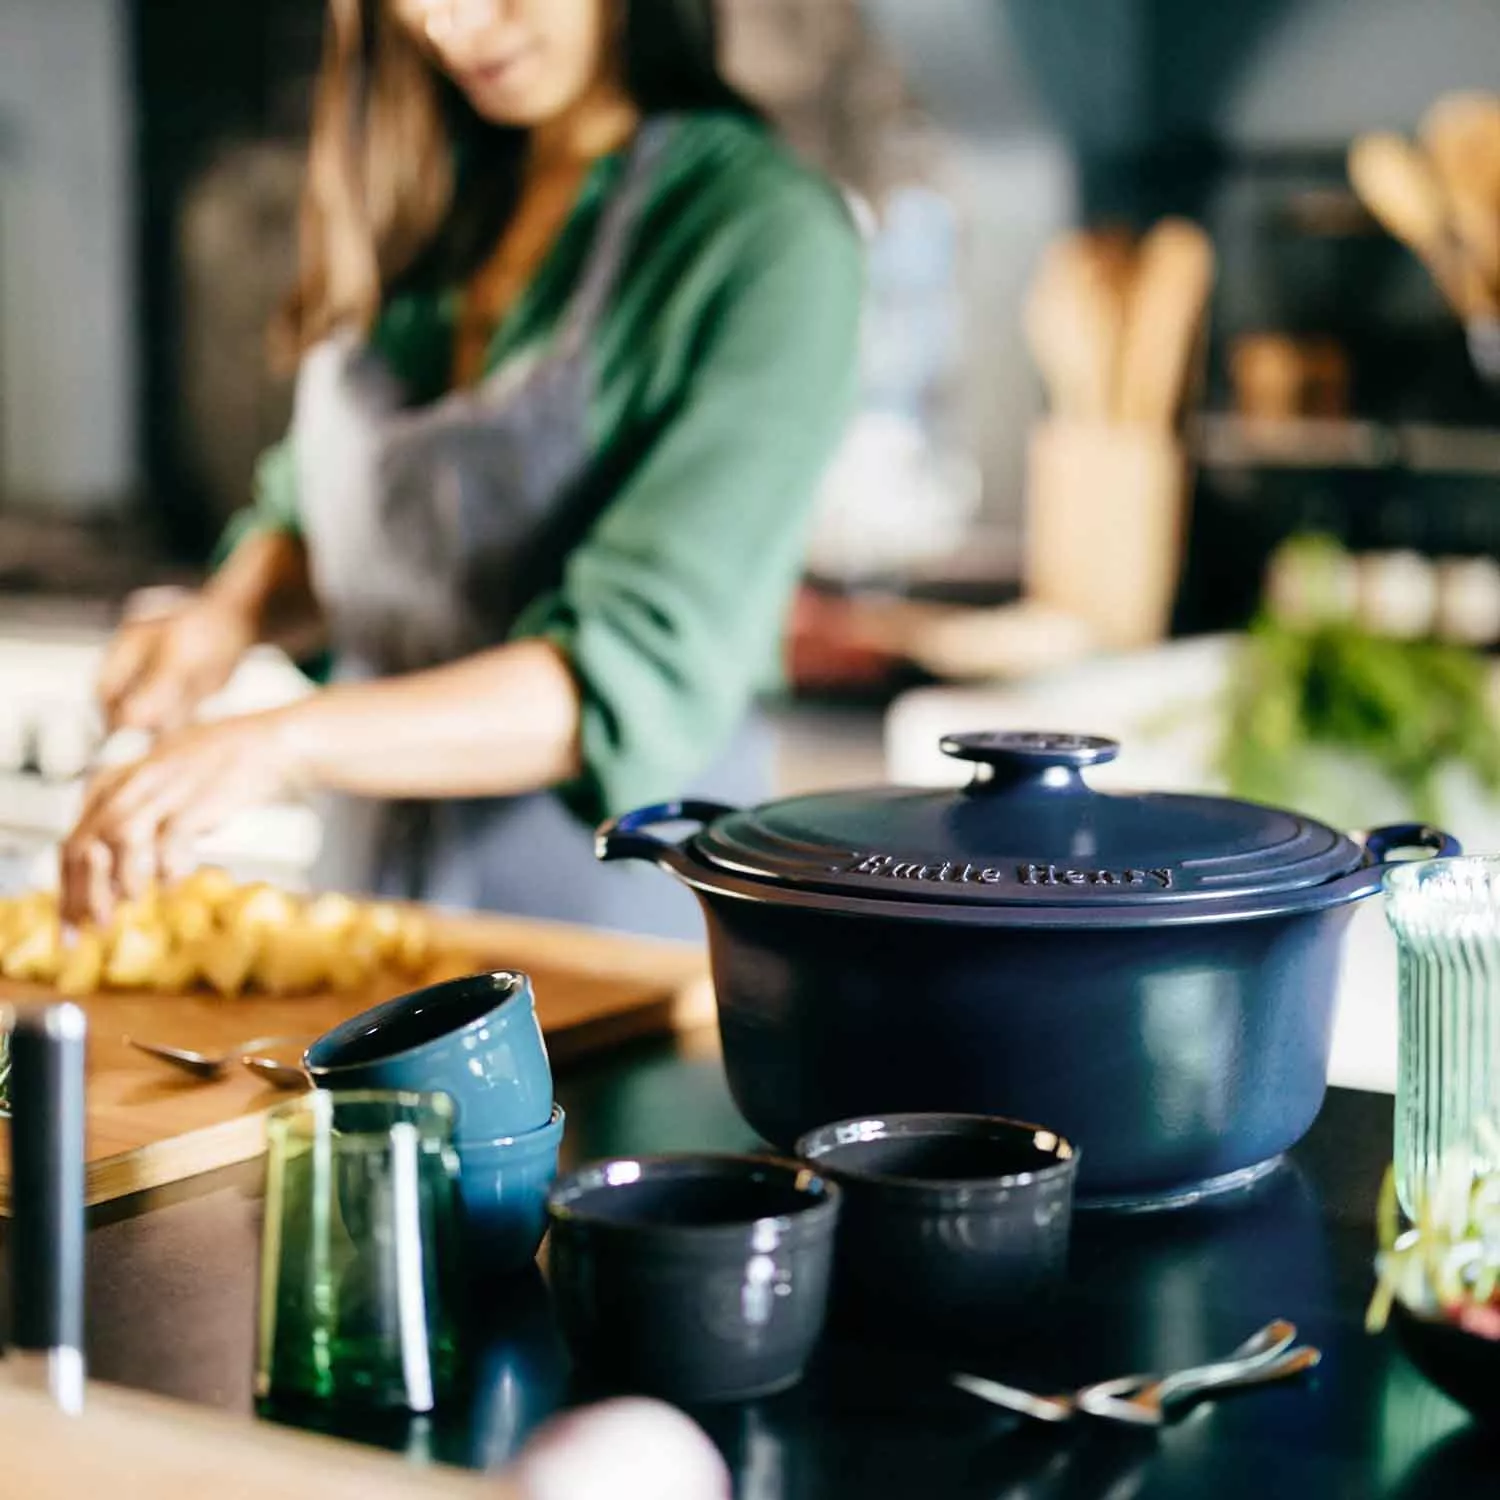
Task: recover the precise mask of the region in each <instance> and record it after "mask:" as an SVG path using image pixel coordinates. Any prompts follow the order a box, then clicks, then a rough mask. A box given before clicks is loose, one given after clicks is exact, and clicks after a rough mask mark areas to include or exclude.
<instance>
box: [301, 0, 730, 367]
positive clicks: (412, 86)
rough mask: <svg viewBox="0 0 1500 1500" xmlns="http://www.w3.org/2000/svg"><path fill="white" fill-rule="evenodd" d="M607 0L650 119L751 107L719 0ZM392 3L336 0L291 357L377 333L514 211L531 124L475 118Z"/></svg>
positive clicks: (451, 278)
mask: <svg viewBox="0 0 1500 1500" xmlns="http://www.w3.org/2000/svg"><path fill="white" fill-rule="evenodd" d="M611 3H613V4H616V5H620V6H622V7H624V11H625V14H624V18H623V20H624V25H623V29H622V36H623V50H624V57H623V65H624V75H625V83H626V87H627V89H628V90H629V92H630V94H631V96H632V98H633V99H634V100H635V102H636V104H637V105H638V106H639V108H640V109H641V110H642V112H643V113H644V114H647V115H650V114H655V113H659V112H662V111H668V110H670V111H685V110H702V109H727V110H731V111H734V112H736V113H741V114H748V115H755V114H756V111H755V109H754V108H753V106H751V105H750V104H749V103H748V102H747V101H746V100H745V99H744V98H743V97H742V96H741V95H740V94H739V93H737V92H736V91H735V90H734V89H733V88H732V87H731V86H730V85H729V84H728V83H727V82H726V81H725V80H724V78H723V76H722V75H721V73H720V72H719V68H718V60H717V40H718V37H717V27H716V25H715V14H714V0H611ZM393 9H394V7H393V5H392V4H391V3H390V0H329V5H328V18H327V23H326V28H325V32H324V40H323V59H322V65H321V67H320V70H319V74H318V80H317V85H316V91H315V94H314V101H313V122H312V140H311V143H310V147H309V151H308V160H307V177H306V182H305V184H304V187H303V194H302V208H301V215H300V221H299V228H298V233H299V269H298V276H297V282H296V286H295V287H294V289H293V291H292V294H291V295H290V297H288V299H287V301H286V303H285V305H284V306H283V308H282V309H281V311H280V313H279V314H278V316H277V318H276V320H275V323H274V324H273V327H272V330H271V335H272V338H271V348H272V355H273V358H274V359H275V360H276V362H277V363H278V364H279V365H281V366H283V367H285V366H288V365H290V364H292V363H295V361H296V359H297V358H298V357H299V356H300V355H301V354H302V352H303V351H305V350H306V349H307V348H309V347H310V346H311V345H312V344H315V343H316V342H318V340H320V339H322V338H324V337H326V336H327V335H328V334H330V333H331V332H333V331H334V330H335V329H337V328H340V327H348V326H353V327H355V328H357V329H360V330H363V331H368V330H369V329H370V328H371V327H372V325H373V324H374V322H375V320H376V318H377V317H378V316H379V313H380V310H381V308H382V307H383V306H384V304H385V302H386V300H387V299H388V298H389V296H390V295H391V293H392V292H393V291H395V290H397V289H398V288H400V287H402V286H403V285H406V284H409V283H431V284H434V285H440V284H444V283H448V284H451V283H453V282H455V281H457V280H461V279H462V278H463V277H465V276H466V275H468V274H469V273H470V272H472V270H473V269H474V268H475V267H476V266H477V265H478V264H479V262H480V261H481V260H482V259H483V257H484V255H485V254H487V253H488V252H489V250H490V249H491V248H492V247H493V246H494V243H495V241H496V239H497V238H498V237H499V235H500V233H501V232H502V231H503V229H504V227H505V224H506V222H507V220H508V219H509V217H510V215H511V213H512V212H513V211H514V207H515V201H516V197H517V194H518V192H519V188H520V165H521V153H522V149H523V147H524V142H525V132H524V131H521V130H516V129H511V128H507V127H502V126H496V125H492V124H489V123H487V122H486V121H484V120H482V119H481V118H480V117H479V116H478V115H477V114H476V113H475V112H474V110H473V109H472V108H471V107H470V106H469V104H468V102H467V101H466V100H465V99H464V98H463V96H462V95H461V94H460V93H459V91H458V90H457V89H456V88H455V87H454V86H453V84H452V83H451V82H450V81H449V79H448V78H447V76H446V75H445V74H444V73H443V72H442V71H441V69H439V68H438V67H437V66H436V64H435V63H434V62H433V61H432V59H431V58H430V57H429V56H428V54H427V52H426V50H425V49H424V48H423V46H422V44H421V43H420V41H419V40H418V39H417V37H416V36H415V34H414V33H413V32H412V31H411V29H410V28H409V27H407V26H406V25H405V24H403V23H402V22H401V20H400V19H399V18H398V17H397V16H396V15H394V14H393Z"/></svg>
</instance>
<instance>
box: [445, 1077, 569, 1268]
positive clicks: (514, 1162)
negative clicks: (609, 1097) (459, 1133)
mask: <svg viewBox="0 0 1500 1500" xmlns="http://www.w3.org/2000/svg"><path fill="white" fill-rule="evenodd" d="M566 1123H567V1117H566V1116H565V1115H564V1113H563V1110H562V1106H561V1105H553V1107H552V1118H551V1119H550V1120H549V1121H548V1122H547V1123H546V1124H545V1125H544V1126H543V1127H542V1128H541V1129H540V1130H530V1131H527V1132H526V1134H525V1135H517V1136H509V1137H506V1138H504V1139H502V1140H497V1141H466V1142H464V1143H462V1144H461V1145H460V1146H459V1147H458V1156H459V1198H460V1200H461V1202H462V1207H463V1214H462V1223H463V1233H464V1247H465V1259H466V1261H467V1264H468V1269H469V1276H470V1278H471V1280H473V1281H475V1282H476V1283H478V1284H481V1285H482V1284H483V1283H484V1282H485V1281H486V1280H488V1279H490V1278H493V1277H496V1276H509V1275H512V1274H514V1273H515V1272H517V1271H520V1270H523V1269H524V1268H525V1267H527V1266H529V1265H531V1263H532V1262H533V1261H534V1260H535V1259H536V1252H537V1250H538V1249H539V1248H540V1247H541V1243H542V1238H543V1236H544V1235H545V1234H546V1233H547V1194H548V1192H549V1191H550V1189H551V1187H552V1180H553V1178H554V1177H556V1176H557V1153H558V1148H559V1147H560V1146H561V1145H562V1138H563V1129H564V1127H565V1125H566Z"/></svg>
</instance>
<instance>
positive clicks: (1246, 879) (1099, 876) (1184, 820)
mask: <svg viewBox="0 0 1500 1500" xmlns="http://www.w3.org/2000/svg"><path fill="white" fill-rule="evenodd" d="M942 748H943V750H944V752H945V753H946V754H948V755H951V756H955V757H956V758H958V759H960V760H968V761H973V762H974V763H975V765H976V774H975V776H974V779H973V781H972V782H970V784H969V785H968V786H967V787H966V788H964V789H962V790H941V791H938V790H931V789H922V790H916V789H912V788H902V787H886V788H878V789H872V790H864V791H849V792H836V793H828V794H819V795H814V796H805V797H792V798H787V799H784V800H782V801H777V802H770V803H767V804H765V805H764V806H761V807H758V808H754V809H749V810H746V811H743V812H734V813H729V814H726V815H725V816H723V817H721V818H718V819H716V820H715V821H714V822H713V823H712V824H710V825H709V826H708V827H707V828H705V829H704V830H703V831H702V832H701V833H700V834H699V835H698V837H697V838H696V839H695V840H694V841H693V848H694V851H695V853H696V854H697V855H698V856H699V857H700V858H701V859H704V860H706V861H707V862H708V863H710V864H711V865H713V866H715V867H717V868H719V869H722V870H728V871H733V872H735V873H737V874H739V875H746V876H751V877H754V878H756V879H759V880H766V881H772V882H776V883H780V884H785V885H789V886H796V887H800V888H802V889H816V890H822V891H832V892H836V893H842V894H847V895H851V896H854V895H857V896H861V897H867V898H868V897H881V896H884V897H888V898H890V899H893V900H899V901H920V900H931V901H942V902H963V903H979V904H989V905H996V906H1015V905H1027V906H1031V905H1046V906H1057V905H1068V906H1075V905H1078V904H1090V903H1110V904H1115V903H1132V904H1139V903H1143V902H1149V903H1152V904H1155V903H1157V902H1164V901H1194V900H1212V899H1214V898H1222V899H1231V898H1240V897H1245V896H1253V895H1262V894H1268V893H1275V892H1285V891H1291V890H1298V889H1302V888H1304V887H1308V886H1315V885H1321V884H1323V883H1324V882H1326V881H1329V880H1332V879H1334V878H1336V877H1337V876H1340V875H1344V874H1347V873H1349V872H1350V871H1352V870H1355V869H1357V868H1358V867H1359V866H1360V865H1361V864H1362V863H1363V862H1364V860H1365V851H1364V849H1363V847H1362V846H1361V845H1360V844H1358V843H1356V842H1355V841H1354V840H1353V839H1350V838H1348V837H1346V836H1345V835H1343V834H1340V833H1338V832H1336V831H1335V830H1333V829H1332V828H1329V827H1327V826H1326V825H1325V824H1322V823H1318V822H1315V821H1314V820H1312V819H1311V818H1304V817H1299V816H1298V815H1297V814H1295V813H1289V812H1282V811H1279V810H1276V809H1273V808H1267V807H1261V806H1258V805H1257V804H1255V803H1251V802H1239V801H1236V800H1234V799H1233V798H1229V797H1213V796H1182V795H1175V794H1168V793H1136V792H1131V793H1106V792H1096V791H1094V790H1093V789H1092V788H1091V787H1090V786H1089V785H1088V784H1087V783H1086V782H1085V780H1084V778H1083V775H1082V772H1083V768H1084V767H1086V766H1092V765H1101V764H1103V763H1104V762H1106V761H1110V760H1113V759H1114V758H1115V756H1116V755H1118V754H1119V751H1120V747H1119V745H1117V744H1116V743H1115V742H1114V741H1113V740H1106V739H1098V738H1094V737H1091V736H1086V735H1075V734H1004V733H991V734H960V735H950V736H949V737H948V738H946V739H944V740H943V742H942Z"/></svg>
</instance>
